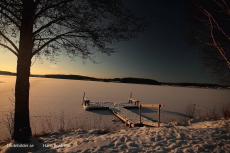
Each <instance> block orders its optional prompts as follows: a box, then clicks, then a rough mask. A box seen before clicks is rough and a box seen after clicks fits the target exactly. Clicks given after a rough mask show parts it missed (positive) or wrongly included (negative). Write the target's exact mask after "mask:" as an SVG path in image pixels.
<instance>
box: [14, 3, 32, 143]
mask: <svg viewBox="0 0 230 153" xmlns="http://www.w3.org/2000/svg"><path fill="white" fill-rule="evenodd" d="M33 4H34V2H33V0H29V1H23V13H22V19H21V29H20V42H19V52H18V59H17V78H16V84H15V113H14V135H13V139H14V140H15V141H17V142H19V143H26V142H29V139H30V137H31V136H32V132H31V127H30V117H29V89H30V83H29V76H30V67H31V58H32V48H33V36H32V33H33V22H34V12H35V9H34V7H33V6H34V5H33Z"/></svg>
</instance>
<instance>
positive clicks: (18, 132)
mask: <svg viewBox="0 0 230 153" xmlns="http://www.w3.org/2000/svg"><path fill="white" fill-rule="evenodd" d="M146 26H147V22H146V20H145V19H144V18H143V17H141V16H139V15H137V14H136V13H133V12H131V11H130V10H129V9H127V8H126V7H125V5H124V4H123V3H122V1H121V0H1V1H0V46H1V47H3V48H5V49H6V50H8V51H10V52H12V53H13V54H14V55H15V56H17V77H16V84H15V112H14V134H13V139H14V140H15V141H17V142H20V143H24V142H28V141H29V139H30V137H31V133H32V132H31V128H30V119H29V88H30V84H29V76H30V67H31V59H32V58H33V57H36V58H41V57H47V58H48V59H49V60H51V61H52V60H55V57H56V56H58V55H60V54H64V55H67V56H69V57H70V58H74V57H81V58H82V59H84V60H86V59H90V60H92V61H94V59H93V58H92V55H93V54H94V53H95V52H101V53H105V54H108V55H110V54H111V53H113V52H115V51H116V50H115V49H114V48H113V47H111V46H112V45H113V44H114V43H116V42H118V41H125V40H129V39H130V38H134V37H136V36H137V34H138V33H139V32H142V31H143V30H144V28H145V27H146Z"/></svg>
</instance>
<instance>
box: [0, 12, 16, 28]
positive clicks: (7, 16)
mask: <svg viewBox="0 0 230 153" xmlns="http://www.w3.org/2000/svg"><path fill="white" fill-rule="evenodd" d="M0 13H1V14H2V15H4V16H5V17H6V18H8V19H9V20H10V21H11V22H12V23H14V24H15V25H16V27H18V29H20V25H19V24H18V23H17V22H16V21H15V20H14V19H12V18H11V17H10V16H9V15H7V14H6V13H4V12H3V11H1V10H0Z"/></svg>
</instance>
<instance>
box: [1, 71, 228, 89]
mask: <svg viewBox="0 0 230 153" xmlns="http://www.w3.org/2000/svg"><path fill="white" fill-rule="evenodd" d="M0 75H10V76H16V73H13V72H8V71H0ZM30 76H31V77H42V78H53V79H68V80H84V81H99V82H113V83H130V84H143V85H160V86H175V87H195V88H211V89H230V87H229V86H222V85H219V84H207V83H187V82H181V83H168V82H159V81H156V80H153V79H146V78H132V77H125V78H109V79H107V78H94V77H89V76H81V75H64V74H46V75H30ZM0 83H4V82H3V81H0Z"/></svg>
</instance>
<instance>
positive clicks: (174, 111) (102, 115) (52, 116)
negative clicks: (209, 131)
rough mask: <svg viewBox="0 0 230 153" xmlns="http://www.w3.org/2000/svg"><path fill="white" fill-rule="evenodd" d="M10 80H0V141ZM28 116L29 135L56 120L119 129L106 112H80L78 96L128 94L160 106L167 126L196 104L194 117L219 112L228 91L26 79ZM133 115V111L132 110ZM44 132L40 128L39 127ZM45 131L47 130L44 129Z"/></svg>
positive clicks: (150, 113)
mask: <svg viewBox="0 0 230 153" xmlns="http://www.w3.org/2000/svg"><path fill="white" fill-rule="evenodd" d="M14 85H15V77H14V76H3V75H2V76H0V139H1V138H2V139H3V138H4V137H6V128H5V126H4V124H3V121H2V118H3V119H4V118H5V117H6V114H7V112H8V111H9V110H11V109H12V108H13V106H12V102H11V101H10V100H9V98H13V91H14ZM30 86H31V87H30V116H31V127H32V130H33V132H36V133H37V132H40V131H39V130H41V127H40V126H42V125H43V124H42V123H45V124H47V122H51V121H52V122H53V123H54V124H57V125H55V127H52V128H57V127H58V126H59V125H58V123H59V122H60V116H64V117H65V118H66V119H65V125H66V126H67V125H68V126H69V127H71V126H72V124H74V125H76V124H78V125H79V126H81V125H84V126H86V127H88V128H97V127H98V126H100V127H102V126H104V125H109V126H116V127H118V128H119V127H120V128H122V126H123V124H120V122H119V121H117V122H114V120H117V118H116V117H115V116H114V115H112V114H111V113H110V112H109V111H108V110H97V111H90V112H89V111H84V110H83V109H82V106H81V104H82V96H83V93H84V92H85V93H86V97H87V98H88V99H90V100H91V101H94V102H106V101H107V102H117V103H119V102H126V101H128V100H127V98H129V96H130V93H131V92H132V98H133V99H136V100H139V101H140V103H141V104H164V105H165V107H163V108H162V109H161V110H162V115H161V120H162V122H168V121H171V120H176V119H178V118H180V117H183V116H184V115H186V112H185V108H186V106H188V104H189V103H192V102H193V103H196V115H197V116H198V115H199V116H205V115H206V114H207V113H208V112H210V111H211V110H212V109H213V108H214V107H216V109H217V110H218V111H219V110H220V109H221V108H222V107H223V104H226V103H230V90H222V89H221V90H218V89H201V88H189V87H170V86H154V85H137V84H123V83H105V82H94V81H78V80H62V79H48V78H36V77H32V78H30ZM132 111H133V112H137V110H132ZM143 113H144V114H143V115H144V116H146V117H149V118H153V117H155V118H154V119H156V117H157V116H156V115H157V113H156V112H155V110H153V109H150V108H143ZM43 130H44V127H43ZM46 130H48V129H46Z"/></svg>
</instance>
